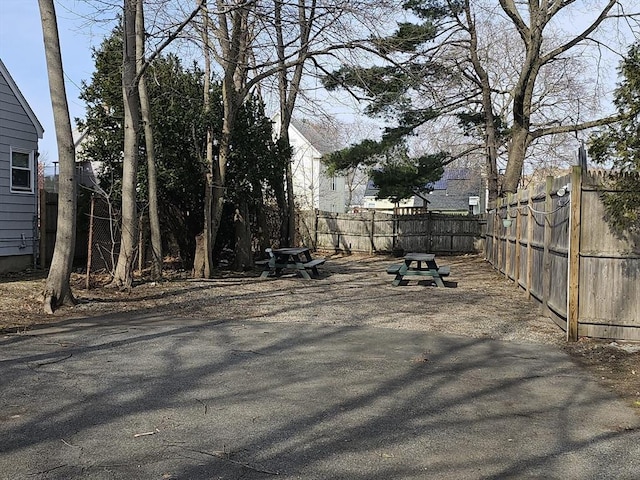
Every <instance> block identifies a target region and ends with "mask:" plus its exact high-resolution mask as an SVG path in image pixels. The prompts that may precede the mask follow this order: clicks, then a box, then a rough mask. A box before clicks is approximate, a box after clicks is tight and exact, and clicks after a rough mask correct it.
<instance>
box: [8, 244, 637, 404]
mask: <svg viewBox="0 0 640 480" xmlns="http://www.w3.org/2000/svg"><path fill="white" fill-rule="evenodd" d="M391 263H397V259H393V258H390V257H382V256H329V258H328V261H327V263H326V264H325V265H324V268H322V275H321V278H320V279H316V280H312V281H304V280H302V279H300V278H297V277H295V276H292V275H285V276H283V277H281V278H277V279H267V280H261V279H259V278H258V276H259V272H258V271H250V272H242V273H238V272H230V271H224V270H220V271H218V272H216V276H215V278H213V279H210V280H193V279H189V278H187V274H186V273H185V272H181V271H174V270H170V271H167V272H166V273H165V278H164V279H163V281H161V282H148V281H147V282H145V281H142V280H141V279H138V281H137V282H136V284H135V286H134V288H132V289H131V291H128V292H122V291H118V290H114V289H109V288H104V285H105V284H106V283H107V282H108V278H107V277H99V276H96V277H92V279H91V280H92V288H91V289H90V290H86V289H85V280H86V279H85V276H84V275H78V274H74V275H73V276H72V281H73V287H74V289H73V291H74V295H75V296H76V297H77V299H78V301H79V303H78V305H77V306H76V307H74V308H63V309H61V310H59V311H57V312H56V314H55V315H53V316H46V315H44V314H43V313H42V298H41V293H42V290H43V286H44V281H45V275H44V273H43V272H26V273H22V274H15V275H10V276H4V277H0V298H2V301H1V302H0V329H1V330H2V331H3V332H4V334H5V335H12V334H19V333H20V332H21V331H24V330H25V329H30V328H34V326H36V325H40V324H44V323H52V322H58V321H62V320H67V319H72V318H87V317H92V318H96V319H99V318H100V316H103V315H109V316H113V315H117V316H118V317H122V318H123V320H127V319H131V318H137V319H141V320H140V321H153V320H154V319H156V318H158V317H159V316H169V317H171V318H175V319H176V321H179V319H180V318H186V317H191V318H203V319H207V320H212V321H237V322H241V321H246V320H248V319H253V320H261V321H270V322H314V323H326V324H331V325H335V324H342V325H349V326H365V325H366V326H378V327H384V328H396V329H412V330H419V331H433V332H439V333H446V334H455V335H466V336H470V337H476V338H494V339H499V340H505V341H513V342H521V343H523V342H534V343H545V344H553V345H556V346H557V347H558V348H561V349H563V350H564V351H566V352H567V353H568V354H569V355H571V357H572V358H573V359H574V360H575V361H576V363H577V364H578V365H580V366H582V367H583V368H585V369H587V370H588V371H590V372H591V373H592V374H593V375H594V376H595V377H596V379H597V380H598V381H599V382H600V383H602V384H603V385H605V386H606V387H607V388H609V389H611V390H612V391H614V392H616V393H617V394H618V395H620V396H621V397H622V398H624V399H625V401H627V403H628V404H629V405H632V406H634V407H636V408H637V409H638V410H637V411H638V413H639V414H640V343H635V344H634V343H623V342H611V341H598V340H589V339H581V340H580V341H579V342H576V343H571V344H568V343H566V342H565V336H564V332H563V331H562V330H561V329H560V328H559V327H557V326H556V325H555V324H554V323H553V322H552V321H551V320H549V319H547V318H545V317H542V316H540V315H539V314H538V308H537V305H536V304H535V303H534V302H533V301H530V300H528V299H527V297H526V295H525V294H524V293H523V292H522V291H520V290H518V289H517V288H515V287H514V285H513V283H512V282H510V281H507V280H506V279H505V278H504V277H503V276H501V275H499V274H498V273H497V272H496V271H495V270H493V269H492V268H491V266H490V265H488V264H487V263H486V262H484V261H483V260H482V258H480V257H478V256H460V257H447V258H444V257H443V258H442V259H441V261H440V262H439V263H443V264H447V265H450V266H451V275H450V277H449V283H448V285H449V286H450V287H454V288H444V289H442V288H436V287H434V286H433V285H429V283H430V282H429V281H422V282H416V281H410V282H409V283H408V284H407V285H401V286H399V287H392V286H391V280H392V276H390V275H387V274H386V271H385V270H386V267H387V266H388V265H389V264H391Z"/></svg>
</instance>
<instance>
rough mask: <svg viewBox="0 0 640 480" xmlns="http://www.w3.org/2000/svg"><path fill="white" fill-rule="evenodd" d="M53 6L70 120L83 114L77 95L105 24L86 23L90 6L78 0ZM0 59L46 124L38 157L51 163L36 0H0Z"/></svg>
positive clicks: (50, 124) (53, 142)
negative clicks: (56, 21) (93, 48)
mask: <svg viewBox="0 0 640 480" xmlns="http://www.w3.org/2000/svg"><path fill="white" fill-rule="evenodd" d="M55 7H56V15H57V19H58V31H59V35H60V45H61V50H62V63H63V67H64V70H65V75H66V78H65V86H66V90H67V99H68V102H69V111H70V115H71V120H72V122H73V119H74V118H75V117H84V105H83V103H82V102H81V101H80V100H79V99H78V95H79V92H80V83H81V81H82V80H89V79H90V78H91V74H92V72H93V69H94V63H93V59H92V58H91V48H92V47H97V46H99V44H100V42H101V40H102V38H103V36H104V35H105V30H106V29H108V27H107V26H105V25H102V24H98V25H95V24H94V25H90V26H89V24H88V23H87V20H86V18H84V17H83V15H86V14H88V13H89V11H88V9H87V6H86V4H84V3H83V2H81V1H75V0H60V1H56V2H55ZM0 58H1V59H2V61H3V62H4V64H5V66H6V67H7V70H9V73H10V74H11V76H12V77H13V80H14V81H15V83H16V84H17V85H18V88H19V89H20V91H21V92H22V95H23V96H24V98H25V99H26V100H27V103H28V104H29V106H30V107H31V109H32V110H33V112H34V113H35V115H36V117H37V118H38V120H39V121H40V123H41V124H42V127H43V128H44V136H43V138H42V140H40V142H39V151H40V159H41V160H44V162H45V164H49V165H50V167H49V168H52V167H53V165H52V164H53V162H54V161H56V160H57V157H58V153H57V143H56V138H55V129H54V124H53V112H52V107H51V99H50V96H49V80H48V77H47V65H46V60H45V55H44V43H43V40H42V25H41V23H40V10H39V9H38V2H37V1H36V0H0Z"/></svg>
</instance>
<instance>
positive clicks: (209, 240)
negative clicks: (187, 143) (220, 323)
mask: <svg viewBox="0 0 640 480" xmlns="http://www.w3.org/2000/svg"><path fill="white" fill-rule="evenodd" d="M203 3H204V6H203V8H202V19H203V22H202V32H201V34H202V42H203V45H204V46H203V53H204V88H203V95H204V100H203V103H204V114H205V118H206V119H207V147H206V148H207V151H206V158H205V165H206V169H205V183H204V185H205V186H204V188H205V190H204V226H203V233H202V235H203V236H202V249H203V251H202V252H201V255H198V253H197V252H196V257H198V260H199V261H201V262H202V267H200V265H198V268H196V266H195V265H194V269H193V276H194V277H196V278H202V277H204V278H211V276H212V275H213V246H214V243H215V236H214V235H213V225H212V221H213V184H214V174H213V127H212V125H211V124H210V122H209V121H208V117H209V112H210V111H211V98H210V97H211V95H210V90H211V45H210V42H209V9H208V8H207V5H206V2H203Z"/></svg>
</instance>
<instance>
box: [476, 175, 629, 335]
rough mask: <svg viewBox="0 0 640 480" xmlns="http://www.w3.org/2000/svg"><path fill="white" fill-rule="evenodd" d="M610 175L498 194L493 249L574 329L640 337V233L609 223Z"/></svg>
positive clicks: (490, 253)
mask: <svg viewBox="0 0 640 480" xmlns="http://www.w3.org/2000/svg"><path fill="white" fill-rule="evenodd" d="M607 191H609V192H611V191H615V187H613V186H612V182H610V181H608V179H607V177H604V176H602V175H595V174H589V173H587V172H583V171H582V170H581V169H580V167H574V169H573V172H572V173H571V175H567V176H564V177H559V178H553V177H549V178H548V179H547V182H546V184H545V185H539V186H536V187H532V188H530V189H527V190H522V191H519V192H518V193H517V195H511V196H509V197H508V198H506V199H500V200H498V203H497V206H496V209H494V210H492V211H491V212H489V213H488V214H487V221H486V225H485V231H484V237H485V255H486V258H487V259H488V261H489V262H490V263H491V264H492V265H493V266H494V267H495V268H496V269H498V270H499V271H501V272H502V273H504V274H505V275H506V276H507V277H508V278H510V279H512V280H513V281H514V282H516V284H517V285H518V286H519V287H521V288H523V289H524V290H525V291H526V292H527V293H528V294H529V295H530V296H531V297H532V298H534V299H536V300H537V301H538V302H540V304H541V306H542V309H543V314H545V315H548V316H550V317H551V318H552V319H553V320H554V321H555V322H556V323H557V324H558V325H560V326H561V327H562V328H563V329H564V330H565V331H566V332H567V339H568V340H577V338H578V336H587V337H597V338H613V339H627V340H640V281H638V280H640V278H639V277H640V238H638V237H637V236H635V237H634V236H632V235H630V234H624V233H622V234H621V233H620V232H618V233H616V232H615V231H614V230H613V229H612V228H611V227H610V226H609V224H608V223H607V221H606V215H605V211H604V207H603V204H602V202H601V200H600V198H601V194H602V193H603V192H607Z"/></svg>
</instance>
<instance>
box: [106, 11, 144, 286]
mask: <svg viewBox="0 0 640 480" xmlns="http://www.w3.org/2000/svg"><path fill="white" fill-rule="evenodd" d="M141 1H142V0H124V12H123V16H122V23H123V51H122V98H123V100H124V149H123V155H122V230H121V235H120V254H119V255H118V263H117V264H116V268H115V272H114V275H113V280H112V282H111V285H112V286H114V287H119V288H131V285H132V282H133V277H132V269H133V259H134V256H135V247H136V243H137V240H138V239H137V232H138V229H137V227H138V214H137V212H138V209H137V205H136V186H137V173H138V128H139V126H140V103H139V102H140V99H139V96H138V85H137V83H136V82H137V80H138V78H137V77H136V72H137V70H138V69H139V67H138V65H137V62H136V11H137V8H138V5H137V4H138V2H141Z"/></svg>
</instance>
